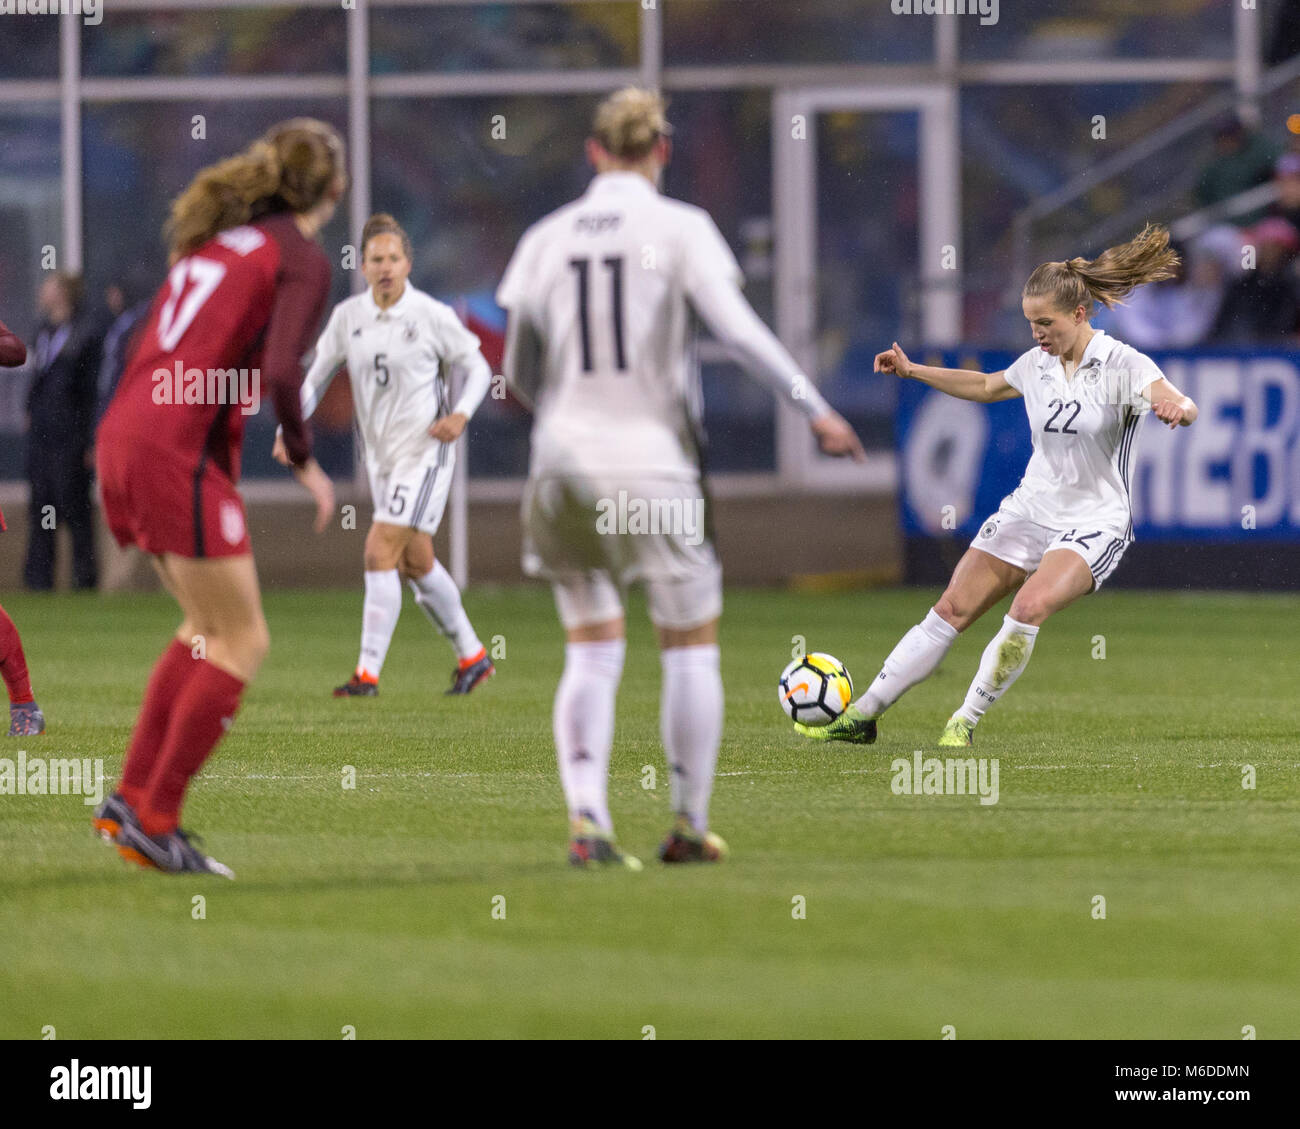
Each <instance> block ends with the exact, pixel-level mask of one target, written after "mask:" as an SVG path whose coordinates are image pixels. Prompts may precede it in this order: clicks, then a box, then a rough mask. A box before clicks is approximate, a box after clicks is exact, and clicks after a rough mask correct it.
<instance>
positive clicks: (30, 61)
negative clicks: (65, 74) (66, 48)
mask: <svg viewBox="0 0 1300 1129" xmlns="http://www.w3.org/2000/svg"><path fill="white" fill-rule="evenodd" d="M58 77H59V21H58V19H56V18H55V17H53V16H20V15H17V14H11V15H6V16H0V78H58Z"/></svg>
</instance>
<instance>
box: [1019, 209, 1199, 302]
mask: <svg viewBox="0 0 1300 1129" xmlns="http://www.w3.org/2000/svg"><path fill="white" fill-rule="evenodd" d="M1181 261H1182V260H1180V259H1179V257H1178V254H1177V252H1175V251H1174V250H1173V249H1172V248H1170V246H1169V231H1168V229H1166V228H1163V227H1159V226H1156V225H1153V224H1147V226H1146V227H1144V228H1143V229H1142V231H1141V232H1140V233H1139V234H1138V235H1137V236H1136V237H1134V238H1133V239H1130V240H1129V241H1128V242H1127V243H1121V244H1120V245H1119V246H1118V247H1111V248H1109V249H1108V250H1105V251H1103V252H1102V253H1101V254H1100V255H1098V256H1097V257H1096V258H1095V259H1092V260H1088V259H1081V258H1074V259H1067V260H1066V261H1065V262H1057V263H1043V265H1042V266H1040V267H1039V268H1038V269H1037V270H1035V271H1034V273H1033V274H1031V275H1030V276H1029V281H1027V282H1026V283H1025V288H1024V291H1023V292H1022V293H1023V295H1024V297H1026V298H1042V297H1049V298H1051V299H1052V304H1053V305H1054V306H1055V307H1056V308H1057V309H1060V310H1067V311H1072V310H1076V309H1078V307H1080V306H1083V307H1084V308H1085V309H1087V310H1091V309H1092V306H1093V303H1094V302H1100V303H1101V304H1102V305H1103V306H1106V307H1107V308H1108V309H1110V308H1113V307H1114V306H1117V305H1119V304H1120V303H1121V302H1122V301H1123V299H1125V298H1127V297H1128V296H1129V295H1130V294H1131V293H1133V291H1134V290H1136V289H1137V288H1138V287H1139V286H1142V285H1144V284H1146V283H1148V282H1163V281H1164V280H1165V279H1167V278H1173V277H1174V271H1175V268H1176V267H1177V266H1178V265H1179V263H1180V262H1181Z"/></svg>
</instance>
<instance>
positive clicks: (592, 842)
mask: <svg viewBox="0 0 1300 1129" xmlns="http://www.w3.org/2000/svg"><path fill="white" fill-rule="evenodd" d="M569 865H570V866H580V867H585V868H588V869H595V868H597V867H602V866H621V867H623V868H624V869H626V870H640V869H641V860H640V859H639V858H636V857H634V856H633V855H628V854H624V853H623V852H622V851H621V850H620V849H619V846H618V844H617V843H616V842H615V841H614V836H613V835H611V834H610V833H609V832H608V831H606V830H605V829H604V828H603V827H601V826H600V825H599V824H598V823H596V822H595V821H594V820H591V819H587V818H586V817H585V816H584V817H582V818H579V819H576V820H574V823H573V832H572V834H571V836H570V837H569Z"/></svg>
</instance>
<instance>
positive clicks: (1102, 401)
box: [999, 330, 1164, 539]
mask: <svg viewBox="0 0 1300 1129" xmlns="http://www.w3.org/2000/svg"><path fill="white" fill-rule="evenodd" d="M1002 375H1003V377H1004V379H1005V380H1006V382H1007V383H1008V384H1010V385H1011V387H1012V388H1015V389H1016V390H1017V391H1018V392H1020V393H1021V394H1022V395H1023V396H1024V398H1025V411H1026V413H1027V414H1028V416H1029V427H1030V431H1031V433H1032V435H1033V442H1034V453H1033V455H1032V456H1031V458H1030V460H1029V465H1028V466H1027V467H1026V468H1025V475H1024V477H1023V478H1022V479H1021V480H1020V485H1019V486H1017V487H1016V489H1015V490H1014V491H1012V492H1011V493H1010V494H1008V495H1007V496H1006V497H1005V498H1004V499H1003V500H1002V505H1001V506H1000V507H999V508H1000V509H1003V510H1005V511H1007V512H1008V513H1011V514H1015V515H1017V516H1019V517H1023V518H1028V519H1029V520H1030V521H1033V522H1037V523H1038V524H1039V525H1044V526H1047V527H1048V528H1050V529H1058V530H1069V529H1081V528H1082V527H1084V526H1089V527H1091V528H1094V529H1097V530H1099V531H1102V532H1105V533H1110V534H1113V535H1114V536H1116V537H1120V538H1125V539H1129V538H1132V536H1133V510H1132V504H1131V502H1130V500H1129V475H1130V474H1131V473H1132V468H1133V462H1134V454H1133V448H1134V446H1135V445H1136V443H1137V435H1138V428H1139V426H1140V425H1141V423H1142V419H1143V417H1144V416H1145V415H1146V413H1147V412H1148V411H1149V410H1150V403H1149V401H1147V400H1145V399H1144V398H1143V396H1142V392H1143V389H1145V388H1147V387H1148V386H1149V385H1151V384H1152V383H1153V382H1155V381H1157V380H1160V379H1161V378H1162V377H1163V375H1164V374H1163V373H1162V372H1161V371H1160V369H1159V368H1158V367H1157V366H1156V363H1155V362H1154V361H1153V360H1152V359H1151V358H1150V357H1148V356H1146V355H1145V354H1143V353H1139V352H1138V351H1137V350H1136V349H1134V348H1132V347H1131V346H1128V345H1125V344H1124V343H1123V342H1121V341H1116V340H1115V338H1113V337H1111V336H1109V335H1108V334H1106V333H1103V332H1101V331H1100V330H1099V331H1097V332H1096V333H1094V334H1093V337H1092V339H1091V340H1090V341H1089V342H1088V346H1087V348H1086V349H1085V350H1084V353H1083V357H1082V358H1081V359H1080V361H1079V367H1078V368H1077V369H1076V370H1075V373H1074V376H1073V377H1071V378H1070V379H1069V380H1068V381H1067V380H1066V379H1065V370H1064V368H1063V366H1062V364H1061V359H1060V358H1059V357H1054V356H1052V355H1051V354H1050V353H1045V352H1044V351H1043V350H1042V349H1041V348H1034V349H1030V350H1029V351H1028V352H1026V353H1024V354H1022V355H1021V356H1020V357H1019V358H1018V359H1017V360H1016V361H1015V363H1014V364H1012V366H1011V367H1010V368H1009V369H1007V370H1006V372H1004V373H1003V374H1002Z"/></svg>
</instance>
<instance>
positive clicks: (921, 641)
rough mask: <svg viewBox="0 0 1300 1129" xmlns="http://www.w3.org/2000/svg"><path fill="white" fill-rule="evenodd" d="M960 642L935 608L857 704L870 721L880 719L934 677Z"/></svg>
mask: <svg viewBox="0 0 1300 1129" xmlns="http://www.w3.org/2000/svg"><path fill="white" fill-rule="evenodd" d="M956 639H957V629H956V628H955V627H953V625H952V624H951V623H949V622H948V621H947V620H946V619H944V618H943V617H942V616H941V615H939V613H938V612H936V611H935V610H934V609H933V608H931V609H930V611H929V612H928V613H927V614H926V617H925V619H923V620H922V621H921V622H920V623H918V624H917V625H916V626H915V627H913V628H912V630H911V631H909V632H908V633H907V634H906V635H904V636H903V637H902V638H901V639H900V640H899V641H898V645H897V646H895V647H894V649H893V650H892V651H890V652H889V658H887V659H886V660H885V665H884V666H883V667H882V668H881V670H880V673H879V674H878V675H876V678H875V681H874V682H872V683H871V688H870V689H869V690H868V691H867V692H866V693H865V694H863V695H862V697H860V698H859V699H858V700H857V701H856V702H855V703H854V705H856V706H857V707H858V709H859V710H861V711H862V712H863V713H864V714H866V716H867V717H879V716H880V715H881V714H882V713H884V712H885V710H887V709H889V707H890V706H892V705H893V704H894V703H895V702H896V701H898V699H899V698H901V697H902V696H903V695H904V694H905V693H906V692H907V691H908V690H910V689H911V688H912V687H913V686H915V685H916V684H917V683H918V682H923V681H925V679H927V678H929V677H930V675H932V674H933V673H934V670H935V667H937V666H938V665H939V663H940V662H941V661H943V656H944V655H946V654H947V653H948V648H949V647H951V646H952V645H953V643H954V642H955V641H956Z"/></svg>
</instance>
